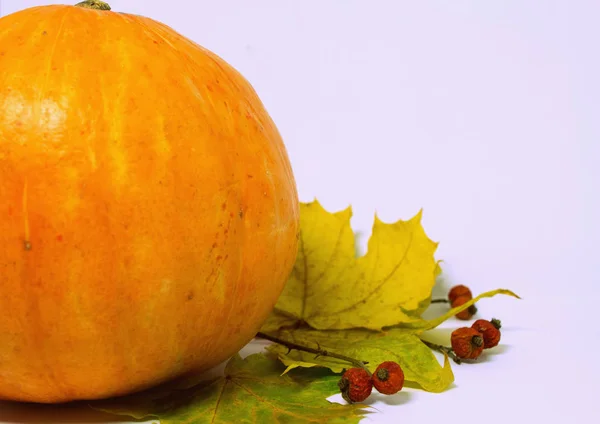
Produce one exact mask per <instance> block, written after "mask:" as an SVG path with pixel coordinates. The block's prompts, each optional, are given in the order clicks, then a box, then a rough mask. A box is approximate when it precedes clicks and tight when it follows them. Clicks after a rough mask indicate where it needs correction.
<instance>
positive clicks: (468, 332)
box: [450, 327, 483, 359]
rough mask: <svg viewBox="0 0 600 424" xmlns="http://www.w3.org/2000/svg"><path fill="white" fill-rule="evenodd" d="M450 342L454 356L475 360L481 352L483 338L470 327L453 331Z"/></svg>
mask: <svg viewBox="0 0 600 424" xmlns="http://www.w3.org/2000/svg"><path fill="white" fill-rule="evenodd" d="M450 342H451V344H452V350H453V351H454V353H455V354H456V356H458V357H459V358H462V359H477V358H478V357H479V355H481V352H483V336H482V335H481V333H480V332H479V331H477V330H475V329H474V328H471V327H462V328H458V329H456V330H454V331H453V332H452V335H451V336H450Z"/></svg>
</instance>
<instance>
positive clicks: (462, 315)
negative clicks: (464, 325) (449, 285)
mask: <svg viewBox="0 0 600 424" xmlns="http://www.w3.org/2000/svg"><path fill="white" fill-rule="evenodd" d="M471 299H472V297H468V296H459V297H457V298H456V299H454V302H452V307H453V308H457V307H459V306H461V305H464V304H465V303H467V302H468V301H469V300H471ZM476 313H477V307H476V306H475V305H471V306H469V307H468V308H467V309H465V310H464V311H462V312H459V313H458V314H456V318H458V319H462V320H464V321H468V320H470V319H471V318H472V317H473V315H475V314H476Z"/></svg>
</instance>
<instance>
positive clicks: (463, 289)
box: [448, 284, 473, 304]
mask: <svg viewBox="0 0 600 424" xmlns="http://www.w3.org/2000/svg"><path fill="white" fill-rule="evenodd" d="M460 296H467V297H468V298H469V299H472V298H473V294H472V293H471V289H469V288H468V287H467V286H463V285H462V284H459V285H458V286H454V287H452V288H451V289H450V291H449V292H448V300H449V301H450V303H451V304H452V303H454V300H456V298H457V297H460Z"/></svg>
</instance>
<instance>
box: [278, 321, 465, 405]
mask: <svg viewBox="0 0 600 424" xmlns="http://www.w3.org/2000/svg"><path fill="white" fill-rule="evenodd" d="M277 337H279V338H281V339H283V340H286V341H290V342H294V343H297V344H300V345H303V346H309V347H313V348H319V349H321V350H325V351H327V352H334V353H337V354H341V355H344V356H348V357H351V358H355V359H358V360H361V361H366V362H368V364H367V368H369V369H370V371H371V372H373V371H375V368H377V365H378V364H380V363H381V362H384V361H396V362H397V363H398V364H399V365H400V366H401V367H402V370H403V371H404V377H405V381H407V382H411V383H414V384H415V385H417V386H419V387H420V388H422V389H424V390H427V391H430V392H436V393H439V392H442V391H444V390H446V389H447V388H448V386H449V385H450V384H452V382H453V381H454V374H453V373H452V368H451V366H450V362H449V361H448V358H447V357H446V358H445V361H444V366H441V365H440V363H439V362H438V360H437V359H436V357H435V356H434V354H433V352H432V351H431V349H430V348H429V347H427V346H426V345H425V344H423V342H422V341H421V340H420V338H419V336H418V335H417V334H416V333H415V331H413V330H408V329H399V328H394V329H391V330H389V331H383V332H374V331H369V330H363V329H354V330H341V331H335V330H334V331H320V330H312V329H307V328H304V329H294V330H281V331H280V332H279V333H278V334H277ZM268 350H269V351H270V352H271V353H274V354H276V355H277V356H278V358H279V359H280V360H281V362H283V363H284V364H285V365H286V366H287V369H286V372H287V371H289V370H291V369H294V368H297V367H315V366H318V367H326V368H329V369H330V370H332V371H334V372H338V373H339V372H342V371H343V370H344V369H348V368H350V367H352V366H354V365H352V364H350V363H349V362H347V361H344V360H342V359H337V358H334V357H331V356H315V354H314V353H306V352H303V351H299V350H291V351H290V350H288V349H287V348H286V347H285V346H282V345H280V344H273V345H271V346H269V347H268Z"/></svg>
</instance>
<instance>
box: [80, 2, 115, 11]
mask: <svg viewBox="0 0 600 424" xmlns="http://www.w3.org/2000/svg"><path fill="white" fill-rule="evenodd" d="M75 6H77V7H83V8H85V9H95V10H110V6H109V5H108V3H105V2H103V1H100V0H85V1H82V2H79V3H77V4H76V5H75Z"/></svg>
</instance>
